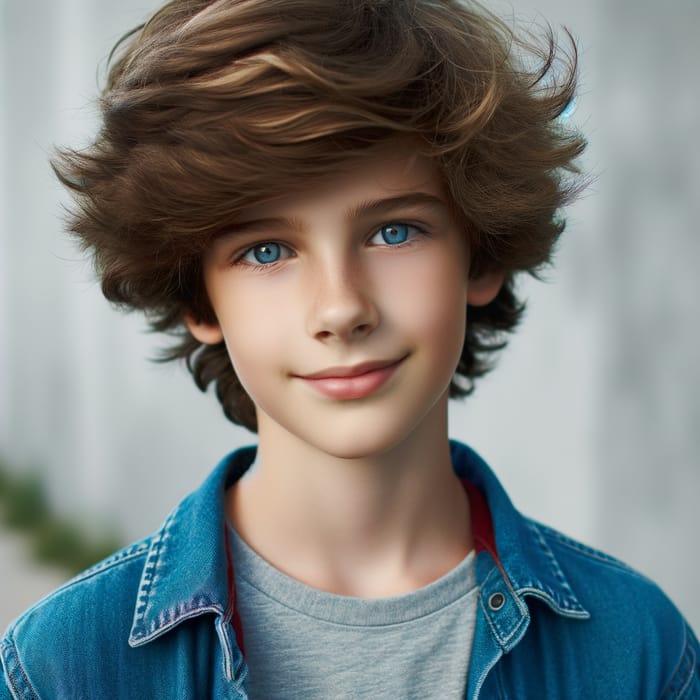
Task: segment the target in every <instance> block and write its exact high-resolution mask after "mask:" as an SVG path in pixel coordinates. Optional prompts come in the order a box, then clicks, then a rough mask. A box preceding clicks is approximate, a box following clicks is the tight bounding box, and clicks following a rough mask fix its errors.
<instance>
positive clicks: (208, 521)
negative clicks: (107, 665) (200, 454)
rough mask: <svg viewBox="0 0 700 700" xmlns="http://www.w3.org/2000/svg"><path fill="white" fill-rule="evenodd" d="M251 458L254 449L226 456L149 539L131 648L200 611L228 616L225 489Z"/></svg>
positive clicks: (130, 638)
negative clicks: (150, 540) (149, 544)
mask: <svg viewBox="0 0 700 700" xmlns="http://www.w3.org/2000/svg"><path fill="white" fill-rule="evenodd" d="M254 458H255V448H254V447H245V448H243V449H240V450H237V451H236V452H233V453H231V454H230V455H228V456H227V457H225V458H224V459H223V460H222V461H221V462H219V464H218V465H217V466H216V468H215V469H214V471H213V472H212V473H211V474H210V475H209V477H208V478H207V479H206V480H205V481H204V483H203V484H202V486H201V487H200V488H199V489H197V491H195V492H194V493H192V494H190V495H189V496H187V497H186V498H185V499H184V500H183V501H181V502H180V504H179V505H178V506H177V507H176V508H175V510H173V511H172V512H171V513H170V515H169V516H168V518H167V519H166V520H165V523H164V524H163V527H162V528H161V529H160V531H159V532H158V533H157V534H156V535H155V536H154V537H153V540H152V543H151V547H150V550H149V552H148V557H147V558H146V563H145V565H144V567H143V572H142V574H141V581H140V584H139V590H138V594H137V597H136V607H135V610H134V621H133V624H132V627H131V634H130V636H129V644H130V645H131V646H132V647H136V646H141V645H142V644H146V643H148V642H150V641H152V640H153V639H156V638H157V637H159V636H161V635H162V634H164V633H165V632H167V631H169V630H171V629H173V628H174V627H176V626H177V625H179V624H180V623H181V622H182V621H183V620H187V619H189V618H192V617H196V616H198V615H201V614H203V613H214V614H215V615H217V616H219V617H221V616H232V614H233V610H232V609H230V608H231V607H232V603H233V601H230V600H229V599H230V596H229V590H230V586H229V584H230V578H231V576H232V572H231V569H230V562H229V561H228V556H227V547H226V518H225V514H224V492H225V490H226V488H227V487H228V486H230V485H231V484H232V483H234V482H235V481H236V480H238V479H239V478H240V477H241V475H242V474H243V473H244V472H245V471H246V469H248V467H249V466H250V465H251V464H252V462H253V460H254ZM229 603H231V605H229Z"/></svg>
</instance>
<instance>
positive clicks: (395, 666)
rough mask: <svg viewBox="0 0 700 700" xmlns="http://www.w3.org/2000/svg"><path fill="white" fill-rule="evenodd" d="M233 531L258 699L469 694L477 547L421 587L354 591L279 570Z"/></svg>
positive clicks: (251, 681) (251, 682) (251, 683)
mask: <svg viewBox="0 0 700 700" xmlns="http://www.w3.org/2000/svg"><path fill="white" fill-rule="evenodd" d="M229 531H230V540H231V552H232V556H233V565H234V571H235V582H236V593H237V606H238V610H239V614H240V617H241V623H242V628H243V639H244V646H245V658H246V661H247V663H248V669H249V676H248V689H249V693H250V697H251V698H252V700H272V699H275V700H282V699H284V700H295V699H296V698H298V699H299V700H314V699H319V700H342V699H344V698H348V699H349V698H352V699H353V700H355V699H357V698H373V699H374V698H391V699H392V700H394V699H395V698H402V700H403V699H404V698H421V700H424V699H425V698H440V700H448V699H450V698H464V697H465V692H466V683H467V671H468V668H469V656H470V652H471V646H472V640H473V636H474V624H475V620H476V610H477V599H478V587H477V585H476V576H475V555H474V552H471V553H470V554H469V555H468V556H467V557H466V558H465V559H464V560H463V561H462V562H461V563H460V564H459V565H458V566H457V567H455V568H454V569H453V570H452V571H450V572H448V573H447V574H445V576H443V577H442V578H440V579H438V580H437V581H434V582H433V583H431V584H429V585H427V586H424V587H423V588H420V589H418V590H417V591H412V592H411V593H407V594H405V595H400V596H394V597H391V598H377V599H365V598H352V597H348V596H341V595H335V594H332V593H326V592H323V591H319V590H317V589H315V588H311V587H310V586H307V585H305V584H303V583H301V582H299V581H297V580H295V579H293V578H291V577H289V576H287V575H286V574H283V573H282V572H281V571H279V570H278V569H275V568H274V567H273V566H271V565H270V564H269V563H268V562H266V561H265V560H264V559H262V558H261V557H260V556H258V555H257V554H256V553H255V552H254V551H253V550H252V549H251V548H250V547H249V546H248V545H247V544H246V543H245V542H244V541H243V540H242V539H241V538H240V537H239V536H238V534H237V533H236V532H235V531H234V530H233V529H231V528H229Z"/></svg>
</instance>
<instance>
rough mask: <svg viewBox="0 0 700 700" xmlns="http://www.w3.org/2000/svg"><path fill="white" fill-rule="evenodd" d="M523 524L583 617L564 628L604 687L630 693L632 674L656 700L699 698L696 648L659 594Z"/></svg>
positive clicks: (628, 573)
mask: <svg viewBox="0 0 700 700" xmlns="http://www.w3.org/2000/svg"><path fill="white" fill-rule="evenodd" d="M528 524H529V527H530V528H531V529H532V531H533V533H535V535H536V537H539V538H541V540H542V544H543V545H544V546H545V548H546V549H548V550H549V551H550V552H551V555H552V556H553V558H554V559H555V560H556V562H557V564H558V566H559V567H560V569H561V572H562V575H563V577H564V578H565V581H566V583H567V585H568V586H570V588H571V590H572V591H573V592H574V594H575V595H576V597H577V598H578V600H579V601H580V603H581V605H582V606H583V607H584V608H585V609H586V610H587V611H588V613H589V615H590V617H589V618H588V619H587V620H582V621H580V622H576V623H575V624H570V625H568V626H567V628H568V629H569V630H571V634H572V639H573V638H574V637H575V638H576V639H577V641H578V644H577V646H576V648H577V650H578V653H579V654H582V655H583V656H585V657H586V658H587V660H588V663H590V664H592V666H591V668H598V669H599V673H602V672H603V669H609V670H610V671H611V674H612V675H610V674H609V675H608V678H612V681H609V682H612V683H613V686H614V684H615V683H619V684H620V692H622V688H629V687H630V686H629V683H630V682H631V681H630V679H629V678H627V679H626V676H632V677H636V678H635V682H641V683H643V684H644V687H645V689H646V690H647V691H649V690H650V689H651V688H657V689H658V692H659V695H658V696H655V695H654V694H653V693H651V692H650V693H649V695H648V697H661V693H662V692H663V693H664V694H663V697H667V698H691V697H692V698H696V697H698V698H700V675H699V674H700V671H699V667H698V656H699V652H700V650H699V649H698V642H697V640H696V638H695V636H694V634H693V632H692V630H691V629H690V627H689V626H688V624H687V622H686V621H685V619H684V618H683V616H682V615H681V613H680V612H679V611H678V609H677V608H676V606H675V605H674V604H673V602H672V601H671V600H670V599H669V598H668V596H667V595H666V594H665V593H664V592H663V591H662V590H661V588H660V587H659V586H658V585H657V584H656V583H654V582H653V581H652V580H650V579H649V578H647V577H646V576H644V575H642V574H641V573H639V572H638V571H636V570H634V569H633V568H631V567H630V566H628V565H627V564H625V563H624V562H622V561H620V560H619V559H616V558H615V557H612V556H610V555H608V554H606V553H605V552H602V551H600V550H598V549H595V548H593V547H590V546H588V545H585V544H583V543H581V542H578V541H576V540H574V539H572V538H570V537H568V536H566V535H564V534H562V533H561V532H558V531H557V530H554V529H552V528H549V527H546V526H544V525H541V524H539V523H535V522H534V521H528ZM534 619H535V616H534V615H533V621H534ZM579 661H582V659H579ZM613 686H609V688H608V690H609V691H613ZM640 692H641V689H640ZM608 697H618V695H616V694H615V692H609V694H608ZM619 697H623V695H620V696H619ZM640 697H642V695H640ZM644 697H647V695H644Z"/></svg>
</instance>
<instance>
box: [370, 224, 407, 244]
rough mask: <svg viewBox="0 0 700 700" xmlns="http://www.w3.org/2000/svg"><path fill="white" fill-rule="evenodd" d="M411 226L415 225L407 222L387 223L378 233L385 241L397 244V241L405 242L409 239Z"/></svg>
mask: <svg viewBox="0 0 700 700" xmlns="http://www.w3.org/2000/svg"><path fill="white" fill-rule="evenodd" d="M411 228H413V227H412V226H408V225H407V224H385V225H384V226H382V227H381V228H380V229H379V232H378V233H379V235H380V236H381V237H382V240H383V241H384V243H386V244H388V245H396V244H397V243H405V242H406V241H407V240H408V235H409V230H410V229H411Z"/></svg>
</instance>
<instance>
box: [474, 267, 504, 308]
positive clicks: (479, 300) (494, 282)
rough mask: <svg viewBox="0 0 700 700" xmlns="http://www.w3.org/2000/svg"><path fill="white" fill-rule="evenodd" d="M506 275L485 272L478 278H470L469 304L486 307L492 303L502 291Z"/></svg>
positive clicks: (496, 272)
mask: <svg viewBox="0 0 700 700" xmlns="http://www.w3.org/2000/svg"><path fill="white" fill-rule="evenodd" d="M504 279H505V273H503V272H498V271H494V272H484V273H483V274H481V275H479V276H478V277H470V278H469V281H468V282H467V304H469V305H471V306H485V305H486V304H489V303H490V302H492V301H493V300H494V299H495V298H496V295H497V294H498V292H499V291H500V290H501V286H502V285H503V280H504Z"/></svg>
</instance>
